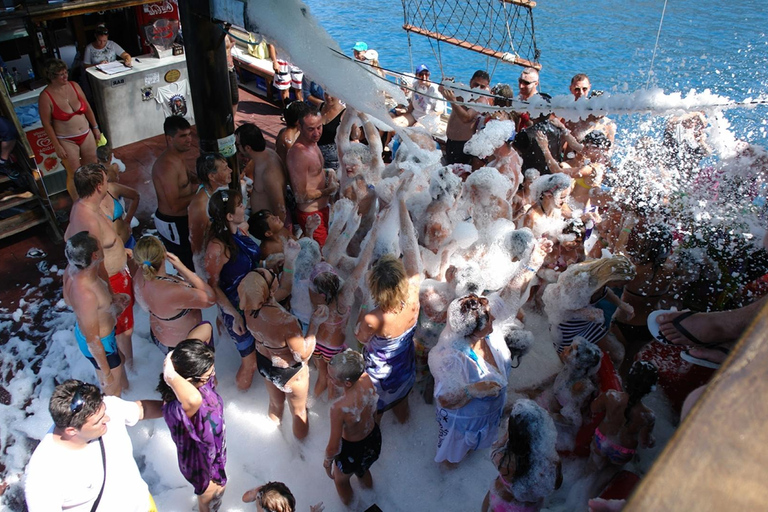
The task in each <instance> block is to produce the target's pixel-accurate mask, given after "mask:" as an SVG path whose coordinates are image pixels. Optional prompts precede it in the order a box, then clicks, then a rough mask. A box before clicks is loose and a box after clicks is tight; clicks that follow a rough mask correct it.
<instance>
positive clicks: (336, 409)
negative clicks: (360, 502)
mask: <svg viewBox="0 0 768 512" xmlns="http://www.w3.org/2000/svg"><path fill="white" fill-rule="evenodd" d="M328 378H329V379H330V380H331V382H332V383H333V384H335V385H336V386H338V387H340V388H343V389H344V395H343V396H342V397H341V398H339V399H338V400H336V401H335V402H334V403H333V405H331V412H330V416H331V435H330V439H329V440H328V446H327V447H326V449H325V461H324V462H323V467H324V468H325V472H326V473H328V478H331V479H333V481H334V482H335V483H336V492H338V493H339V497H340V498H341V501H342V502H343V503H344V504H345V505H349V504H350V502H351V501H352V486H351V485H350V484H349V481H350V479H351V478H352V474H353V473H354V474H355V475H357V477H358V478H359V479H360V483H361V484H362V486H363V487H367V488H370V487H372V486H373V478H372V477H371V471H370V467H371V465H372V464H373V463H374V462H376V460H377V459H378V458H379V454H380V453H381V430H379V425H378V424H377V423H376V420H375V415H376V403H377V401H378V399H379V397H378V395H377V393H376V388H375V387H374V385H373V382H372V381H371V378H370V377H369V376H368V374H367V373H365V361H364V360H363V356H362V354H360V353H359V352H355V351H354V350H351V349H347V350H345V351H344V352H342V353H341V354H337V355H335V356H333V358H332V359H331V361H330V363H328Z"/></svg>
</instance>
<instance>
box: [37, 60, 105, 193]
mask: <svg viewBox="0 0 768 512" xmlns="http://www.w3.org/2000/svg"><path fill="white" fill-rule="evenodd" d="M44 76H45V78H46V80H47V81H48V87H46V88H45V89H43V92H42V94H40V99H39V109H40V120H41V121H42V123H43V128H44V129H45V133H46V134H48V137H49V138H50V140H51V142H53V147H54V148H55V150H56V154H57V155H58V156H59V158H61V161H62V163H63V164H64V168H65V169H66V170H67V191H68V192H69V195H70V196H71V197H72V200H75V199H77V192H76V191H75V181H74V178H75V171H76V170H77V169H78V167H80V166H81V165H85V164H95V163H96V161H97V160H96V141H97V140H99V138H101V132H100V131H99V125H97V124H96V117H95V116H94V114H93V109H92V108H91V106H90V105H89V104H88V101H87V100H86V99H85V94H83V90H82V89H81V88H80V86H79V85H78V84H76V83H75V82H70V81H69V79H68V73H67V65H66V64H64V62H62V61H60V60H58V59H53V60H50V61H48V62H47V63H46V65H45V70H44Z"/></svg>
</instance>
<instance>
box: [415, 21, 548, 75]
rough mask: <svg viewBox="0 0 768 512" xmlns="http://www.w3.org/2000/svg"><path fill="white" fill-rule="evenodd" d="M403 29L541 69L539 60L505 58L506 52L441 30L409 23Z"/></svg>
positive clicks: (526, 66) (516, 57)
mask: <svg viewBox="0 0 768 512" xmlns="http://www.w3.org/2000/svg"><path fill="white" fill-rule="evenodd" d="M403 29H405V30H407V31H408V32H413V33H414V34H420V35H422V36H426V37H431V38H432V39H437V40H438V41H443V42H445V43H449V44H452V45H455V46H458V47H460V48H464V49H466V50H472V51H473V52H478V53H482V54H483V55H488V56H489V57H494V58H496V59H500V60H503V62H509V63H510V64H517V65H518V66H523V67H525V68H535V69H541V64H539V63H538V62H532V61H530V60H527V59H523V58H520V57H518V56H515V58H514V59H512V60H505V59H504V56H505V55H507V54H505V53H504V52H500V51H497V50H493V49H491V48H486V47H485V46H480V45H479V44H473V43H470V42H469V41H462V40H460V39H456V38H455V37H448V36H446V35H444V34H441V33H439V32H432V31H430V30H426V29H423V28H421V27H415V26H413V25H409V24H405V25H403Z"/></svg>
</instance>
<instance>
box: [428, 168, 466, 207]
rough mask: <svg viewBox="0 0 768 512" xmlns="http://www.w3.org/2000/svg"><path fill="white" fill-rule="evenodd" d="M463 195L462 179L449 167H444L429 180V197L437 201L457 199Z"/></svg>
mask: <svg viewBox="0 0 768 512" xmlns="http://www.w3.org/2000/svg"><path fill="white" fill-rule="evenodd" d="M460 193H461V178H459V177H458V176H456V175H455V174H454V173H453V172H451V170H450V169H449V168H448V167H442V168H440V169H438V171H437V172H435V173H434V174H432V177H431V178H430V179H429V195H430V196H431V197H432V199H433V200H435V201H440V200H442V199H445V198H451V199H454V200H455V199H456V198H457V197H458V196H459V194H460Z"/></svg>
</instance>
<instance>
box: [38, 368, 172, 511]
mask: <svg viewBox="0 0 768 512" xmlns="http://www.w3.org/2000/svg"><path fill="white" fill-rule="evenodd" d="M48 410H49V412H50V413H51V417H52V418H53V422H54V425H53V427H51V429H50V430H49V431H48V433H47V434H45V436H44V437H43V439H42V440H41V441H40V444H39V445H38V446H37V448H36V449H35V452H34V453H33V454H32V458H31V459H30V460H29V464H28V465H27V470H26V484H25V494H26V500H27V507H28V508H29V511H30V512H38V511H51V510H67V511H68V512H89V511H93V510H104V511H106V510H115V511H118V510H119V511H121V512H147V511H149V512H152V511H156V510H157V509H156V507H155V505H154V501H153V500H152V496H151V495H150V494H149V488H148V487H147V484H146V482H144V480H143V479H142V478H141V474H140V473H139V468H138V466H137V465H136V461H135V460H134V458H133V446H132V445H131V439H130V437H128V432H127V430H126V426H133V425H135V424H136V423H137V422H138V421H139V420H142V419H154V418H159V417H161V416H162V402H161V401H159V400H139V401H136V402H129V401H126V400H122V399H120V398H117V397H113V396H103V395H102V394H101V391H99V388H98V387H96V386H94V385H92V384H87V383H84V382H81V381H78V380H74V379H70V380H67V381H65V382H64V383H63V384H60V385H58V386H56V389H55V390H54V392H53V395H52V396H51V400H50V402H49V404H48Z"/></svg>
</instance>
